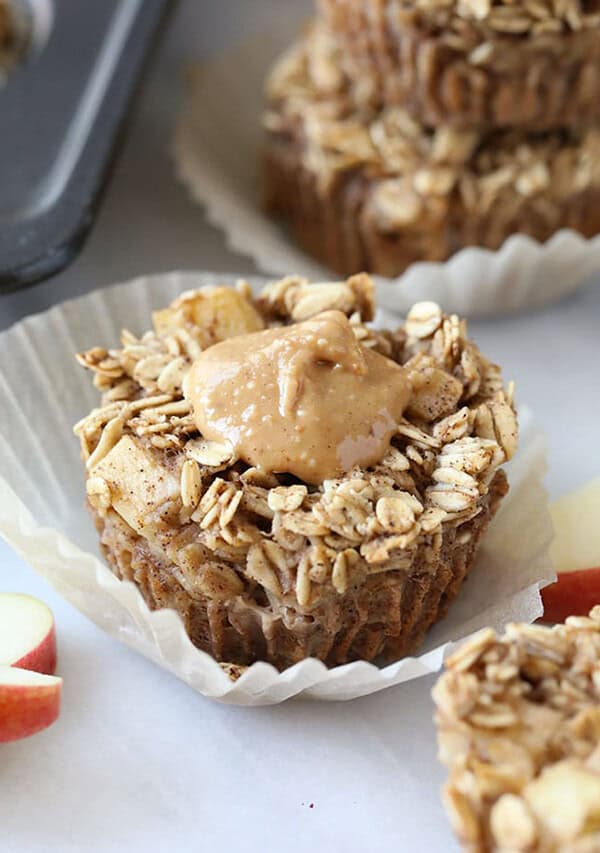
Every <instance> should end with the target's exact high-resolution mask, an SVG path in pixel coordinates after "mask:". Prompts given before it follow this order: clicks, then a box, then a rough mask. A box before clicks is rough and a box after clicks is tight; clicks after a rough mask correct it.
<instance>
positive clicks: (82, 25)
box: [0, 0, 170, 293]
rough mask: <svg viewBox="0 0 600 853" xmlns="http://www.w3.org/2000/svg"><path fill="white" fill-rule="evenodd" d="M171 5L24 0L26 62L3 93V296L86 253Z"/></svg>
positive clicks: (143, 0)
mask: <svg viewBox="0 0 600 853" xmlns="http://www.w3.org/2000/svg"><path fill="white" fill-rule="evenodd" d="M169 5H170V4H169V2H168V0H85V2H82V0H27V1H26V0H19V2H18V15H17V21H18V23H19V27H20V28H21V33H20V36H19V43H20V44H21V45H22V51H23V55H22V56H21V57H20V58H19V61H18V62H17V64H16V65H15V66H14V67H13V68H12V69H11V70H10V71H9V72H8V74H7V77H6V80H5V81H4V83H3V85H2V87H1V88H0V186H1V187H2V192H1V193H0V293H1V292H8V291H11V290H16V289H18V288H20V287H23V286H25V285H27V284H32V283H33V282H35V281H39V280H40V279H43V278H47V277H48V276H51V275H53V274H54V273H56V272H58V270H60V269H61V268H62V267H64V266H65V265H66V264H68V263H69V262H70V261H71V260H72V259H73V257H74V256H75V254H76V253H77V251H78V250H79V248H80V247H81V245H82V243H83V241H84V238H85V236H86V234H87V232H88V230H89V228H90V226H91V224H92V222H93V219H94V214H95V212H96V208H97V206H98V201H99V196H100V191H101V189H102V187H103V185H104V183H105V181H106V178H107V175H108V169H109V166H110V162H111V158H112V155H113V153H114V150H115V145H116V142H117V139H118V130H119V128H120V126H121V125H122V122H123V119H124V118H125V116H126V113H127V108H128V105H129V103H130V100H131V97H132V95H133V93H134V90H135V85H136V82H137V81H138V79H139V77H140V73H141V71H142V68H143V64H144V59H145V58H146V56H147V54H148V51H149V49H150V47H151V45H152V42H153V39H154V36H155V34H156V32H157V30H158V28H159V25H160V23H161V20H162V19H163V15H164V13H165V12H166V10H167V7H168V6H169ZM23 27H25V29H26V32H24V31H23Z"/></svg>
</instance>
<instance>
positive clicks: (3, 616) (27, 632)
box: [0, 592, 56, 675]
mask: <svg viewBox="0 0 600 853" xmlns="http://www.w3.org/2000/svg"><path fill="white" fill-rule="evenodd" d="M2 664H5V665H7V666H17V667H20V668H21V669H31V670H35V671H36V672H41V673H45V674H46V675H54V672H55V671H56V633H55V629H54V617H53V616H52V611H51V610H50V609H49V608H48V607H46V605H45V604H43V602H41V601H38V599H37V598H32V597H31V596H30V595H22V594H20V593H13V592H4V593H0V665H2Z"/></svg>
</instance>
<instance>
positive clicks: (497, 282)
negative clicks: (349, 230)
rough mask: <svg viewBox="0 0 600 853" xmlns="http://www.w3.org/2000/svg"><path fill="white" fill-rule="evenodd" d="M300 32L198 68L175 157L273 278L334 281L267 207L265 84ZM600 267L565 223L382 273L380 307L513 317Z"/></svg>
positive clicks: (231, 235)
mask: <svg viewBox="0 0 600 853" xmlns="http://www.w3.org/2000/svg"><path fill="white" fill-rule="evenodd" d="M297 32H298V24H297V21H295V20H292V21H289V20H279V21H278V22H275V23H272V24H271V26H270V28H269V31H268V32H265V33H264V34H263V35H262V36H261V38H260V39H258V40H257V39H252V40H251V41H250V42H248V43H247V44H245V45H243V46H242V47H240V48H238V50H237V51H236V52H235V53H232V54H228V55H225V56H220V57H219V58H218V59H216V60H214V61H213V62H212V63H210V64H207V65H203V66H201V67H198V68H194V69H192V71H191V72H190V75H189V77H190V91H189V95H188V98H187V101H186V104H185V108H184V113H183V116H182V119H181V122H180V124H179V127H178V129H177V133H176V138H175V144H174V153H175V164H176V169H177V172H178V174H179V176H180V178H181V180H182V181H183V182H184V183H185V185H186V186H187V187H188V189H189V191H190V193H191V195H192V197H193V198H194V199H195V200H196V201H198V202H199V203H201V204H203V205H204V206H205V208H206V214H207V217H208V219H209V221H210V222H211V223H212V224H213V225H215V226H217V227H218V228H221V229H222V230H223V231H224V233H225V236H226V239H227V242H228V245H229V246H230V248H231V249H233V250H234V251H236V252H239V253H241V254H244V255H247V256H249V257H251V258H252V259H253V260H254V262H255V264H256V265H257V267H258V268H259V269H260V270H261V272H264V273H267V274H269V275H278V276H279V275H288V274H290V273H295V274H299V275H305V276H306V277H307V278H310V279H312V280H313V281H316V280H319V279H320V280H325V281H326V280H329V279H330V278H331V271H330V270H327V269H326V268H325V267H323V266H321V265H320V264H319V263H318V262H317V261H315V260H314V259H311V258H310V257H309V256H308V255H306V254H305V253H304V252H303V251H302V250H301V249H300V248H298V247H297V246H296V245H295V244H294V242H293V240H292V238H291V237H290V236H289V235H288V234H287V232H286V231H285V229H284V228H283V227H281V226H280V225H278V224H276V223H274V222H273V221H272V220H271V219H269V217H268V216H266V214H265V212H264V211H263V210H262V209H261V204H260V197H261V193H260V175H259V171H260V145H261V131H260V117H261V114H262V112H263V109H264V102H263V95H262V91H263V84H264V80H265V77H266V75H267V72H268V70H269V67H270V66H271V64H272V62H273V59H274V57H275V56H276V55H277V54H278V53H279V52H281V51H282V50H283V49H284V48H285V47H286V46H287V45H289V43H290V42H291V40H292V39H293V38H294V37H295V36H296V35H297ZM599 269H600V237H596V238H594V239H591V240H586V239H585V238H583V237H582V236H581V235H579V234H577V233H576V232H574V231H571V230H566V229H565V230H562V231H559V232H557V234H555V235H554V236H553V237H552V238H551V239H550V240H548V241H547V242H546V243H539V242H537V241H536V240H533V239H531V238H530V237H526V236H523V235H514V236H512V237H510V238H509V239H508V240H507V241H506V242H505V243H504V245H503V246H502V248H501V249H500V250H499V251H497V252H492V251H490V250H488V249H481V248H470V249H463V250H462V251H460V252H458V253H457V254H456V255H454V257H453V258H452V259H451V260H450V261H449V262H448V263H417V264H414V265H412V266H411V267H410V268H409V269H408V270H407V271H406V272H405V273H404V275H402V276H400V277H399V278H394V279H381V280H382V281H384V282H385V283H386V286H387V287H386V293H385V297H384V302H382V304H384V305H385V307H386V308H388V309H389V310H392V311H396V312H406V311H407V310H408V308H410V306H411V305H412V304H413V303H414V302H418V301H420V300H424V299H431V300H433V301H435V302H439V303H440V304H441V305H443V306H444V308H445V309H446V310H447V311H450V312H454V313H459V314H463V315H464V316H470V317H473V316H486V315H499V314H510V313H515V312H518V311H523V310H525V309H528V308H529V309H530V308H539V307H541V306H543V305H547V304H550V303H552V302H555V301H557V300H559V299H561V298H563V297H566V296H567V295H568V294H570V293H572V292H573V291H575V290H576V289H577V288H578V287H579V286H580V285H582V284H583V283H585V282H586V280H587V279H589V277H590V276H591V275H592V274H593V273H594V272H595V271H598V270H599ZM357 272H359V270H357ZM382 294H383V290H382Z"/></svg>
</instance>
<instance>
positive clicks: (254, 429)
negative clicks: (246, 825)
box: [184, 311, 410, 484]
mask: <svg viewBox="0 0 600 853" xmlns="http://www.w3.org/2000/svg"><path fill="white" fill-rule="evenodd" d="M184 394H185V396H186V398H187V400H188V401H189V402H190V404H191V406H192V409H193V412H194V418H195V421H196V424H197V426H198V429H199V430H200V432H201V433H202V435H203V436H204V437H205V438H208V439H212V440H215V441H228V442H229V443H230V444H231V445H232V446H233V448H234V449H235V452H236V455H237V457H238V458H239V459H242V460H244V461H245V462H247V463H248V464H249V465H254V466H256V467H257V468H261V469H262V470H264V471H269V472H277V473H284V472H285V473H289V474H294V475H295V476H296V477H299V478H300V479H301V480H304V481H305V482H307V483H314V484H317V483H321V482H323V480H327V479H333V478H335V477H338V476H340V475H341V474H343V473H344V472H346V471H348V470H349V469H350V468H352V467H353V466H355V465H360V466H364V467H366V466H369V465H373V464H375V463H376V462H378V461H379V460H380V459H381V458H382V457H383V456H385V454H386V452H387V450H388V448H389V445H390V440H391V437H392V435H393V434H394V432H395V429H396V425H397V423H398V420H399V418H400V417H401V415H402V412H403V411H404V408H405V407H406V405H407V403H408V399H409V396H410V384H409V382H408V379H407V376H406V373H405V371H404V369H403V368H402V367H400V365H398V364H396V362H394V361H392V360H391V359H389V358H386V357H385V356H383V355H380V354H379V353H377V352H373V351H372V350H370V349H367V348H366V347H363V346H361V345H360V344H359V343H358V342H357V341H356V338H355V337H354V334H353V332H352V327H351V325H350V323H349V321H348V318H347V317H346V316H345V315H344V314H342V313H341V312H340V311H327V312H325V313H323V314H319V315H318V316H316V317H314V318H312V319H310V320H307V321H306V322H303V323H296V324H294V325H291V326H283V327H281V328H275V329H267V330H266V331H263V332H255V333H253V334H250V335H240V336H239V337H234V338H228V339H227V340H225V341H222V342H221V343H218V344H215V345H214V346H212V347H209V348H208V349H207V350H205V351H204V352H203V353H202V354H201V355H200V357H199V358H198V359H197V360H196V361H195V362H194V364H193V365H192V368H191V370H190V372H189V374H188V375H187V377H186V380H185V384H184Z"/></svg>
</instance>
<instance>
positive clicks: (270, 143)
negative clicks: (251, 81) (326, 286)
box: [264, 0, 600, 276]
mask: <svg viewBox="0 0 600 853" xmlns="http://www.w3.org/2000/svg"><path fill="white" fill-rule="evenodd" d="M599 95H600V4H598V2H597V0H518V2H508V0H507V2H504V0H320V2H319V14H318V16H317V18H316V20H315V21H313V22H312V24H311V25H310V26H309V28H308V29H307V31H306V32H305V33H304V34H303V35H302V36H301V37H300V39H299V40H298V41H297V42H296V43H295V44H294V45H293V46H292V47H291V48H290V49H289V50H288V51H287V53H286V54H285V55H284V56H283V57H282V58H281V59H280V61H279V62H278V63H277V65H276V67H275V68H274V69H273V71H272V73H271V76H270V78H269V81H268V84H267V102H268V103H267V110H266V114H265V118H264V125H265V128H266V132H267V144H266V169H265V172H266V195H267V204H268V206H269V208H270V209H271V211H272V212H273V213H274V214H276V215H279V216H282V217H283V218H285V219H287V220H289V222H290V224H291V226H292V229H293V231H294V232H295V234H296V237H297V239H298V241H299V242H300V243H301V244H302V245H303V246H304V248H305V249H306V250H307V251H309V252H310V253H311V254H312V255H314V256H316V257H317V258H318V259H319V260H321V261H322V262H324V263H325V264H326V265H327V266H329V267H331V268H332V269H335V270H336V271H338V272H340V273H343V274H351V273H354V272H356V271H358V270H361V269H365V270H368V271H371V272H375V273H379V274H382V275H388V276H394V275H397V274H399V273H401V272H402V271H403V270H404V269H405V268H406V267H407V266H408V265H409V264H411V263H412V262H414V261H417V260H432V261H441V260H444V259H446V258H448V257H449V256H451V255H452V254H453V253H454V252H456V251H457V250H459V249H461V248H462V247H465V246H482V247H486V248H490V249H496V248H498V247H499V246H500V245H501V244H502V243H503V242H504V240H505V239H506V238H507V237H508V236H510V235H511V234H514V233H521V234H526V235H529V236H531V237H533V238H535V239H537V240H540V241H543V240H546V239H548V238H549V237H550V236H551V235H552V234H553V233H555V232H556V231H557V230H559V229H561V228H571V229H573V230H575V231H578V232H579V233H581V234H582V235H584V236H586V237H591V236H593V235H594V234H596V233H597V232H598V231H600V213H598V210H600V207H599V206H598V204H597V200H598V197H599V195H600V132H599V126H600V125H599V122H600V97H599Z"/></svg>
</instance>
